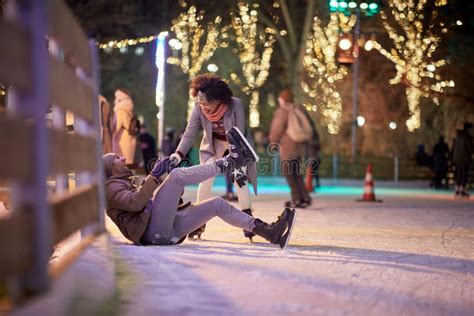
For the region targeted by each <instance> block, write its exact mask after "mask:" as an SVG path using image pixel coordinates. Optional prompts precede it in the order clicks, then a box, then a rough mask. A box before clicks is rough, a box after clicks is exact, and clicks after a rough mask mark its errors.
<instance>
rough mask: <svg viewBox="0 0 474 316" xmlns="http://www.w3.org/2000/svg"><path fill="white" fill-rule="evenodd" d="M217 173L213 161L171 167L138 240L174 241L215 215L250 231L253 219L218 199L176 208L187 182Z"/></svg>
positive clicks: (160, 242)
mask: <svg viewBox="0 0 474 316" xmlns="http://www.w3.org/2000/svg"><path fill="white" fill-rule="evenodd" d="M218 174H219V168H218V167H217V165H216V163H215V162H211V163H208V164H204V165H199V166H193V167H189V168H176V169H173V170H172V171H171V172H170V174H169V175H168V177H167V178H166V179H165V181H164V182H163V183H162V184H161V185H160V187H159V188H158V189H157V191H156V194H155V196H154V197H153V198H152V199H150V201H149V202H148V204H147V206H146V207H147V209H149V210H150V212H151V216H150V221H149V223H148V226H147V229H146V230H145V233H144V234H143V236H142V238H141V241H142V242H143V243H144V244H152V245H171V244H175V243H176V242H177V241H178V240H179V239H181V238H182V237H183V236H186V235H187V234H189V233H190V232H192V231H194V230H195V229H197V228H199V227H201V226H202V225H204V224H205V223H206V222H208V221H209V220H210V219H211V218H213V217H215V216H219V217H220V218H221V219H222V220H224V221H225V222H226V223H229V224H230V225H233V226H236V227H238V228H242V229H245V230H248V231H252V230H253V229H254V228H255V224H254V218H253V217H251V216H249V215H247V214H245V213H243V212H241V211H240V210H238V209H236V208H235V207H233V206H232V205H230V204H229V203H227V202H226V201H224V200H223V199H221V198H211V199H207V200H204V201H202V202H199V203H197V204H192V205H190V206H188V207H187V208H185V209H184V210H182V211H178V205H179V199H180V197H181V193H182V192H183V190H184V187H185V186H186V185H190V184H198V183H201V182H203V181H205V180H207V179H209V178H212V177H215V176H216V175H218Z"/></svg>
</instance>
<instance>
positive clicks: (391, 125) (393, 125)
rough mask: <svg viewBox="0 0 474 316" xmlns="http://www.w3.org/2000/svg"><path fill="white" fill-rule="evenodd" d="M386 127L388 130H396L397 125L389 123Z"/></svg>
mask: <svg viewBox="0 0 474 316" xmlns="http://www.w3.org/2000/svg"><path fill="white" fill-rule="evenodd" d="M388 127H389V128H390V129H396V128H397V123H395V122H390V123H389V124H388Z"/></svg>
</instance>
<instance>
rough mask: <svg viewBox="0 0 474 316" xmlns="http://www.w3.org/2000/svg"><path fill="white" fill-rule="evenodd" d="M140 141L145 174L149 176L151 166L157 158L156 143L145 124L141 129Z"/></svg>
mask: <svg viewBox="0 0 474 316" xmlns="http://www.w3.org/2000/svg"><path fill="white" fill-rule="evenodd" d="M138 141H139V142H140V148H141V150H142V154H143V162H144V164H145V165H144V167H145V172H146V174H149V173H150V171H151V165H152V164H153V162H154V161H155V160H156V158H157V155H156V142H155V139H154V138H153V136H151V135H150V133H148V130H147V127H146V125H145V124H142V125H141V127H140V136H139V137H138Z"/></svg>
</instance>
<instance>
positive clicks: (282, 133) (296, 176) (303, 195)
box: [269, 90, 311, 208]
mask: <svg viewBox="0 0 474 316" xmlns="http://www.w3.org/2000/svg"><path fill="white" fill-rule="evenodd" d="M278 103H279V107H278V109H277V110H276V111H275V113H274V114H273V121H272V125H271V127H270V135H269V139H270V142H271V143H277V144H279V146H280V159H281V168H282V174H283V175H284V176H285V178H286V181H287V183H288V185H289V187H290V190H291V200H290V201H287V202H286V203H285V206H287V207H302V208H304V207H306V206H308V205H310V204H311V198H310V196H309V193H308V191H307V190H306V188H305V185H304V183H303V175H302V172H301V158H302V157H303V156H304V148H305V143H302V142H296V141H294V140H293V139H292V138H291V137H290V136H289V134H288V132H287V131H288V130H287V129H288V127H289V124H288V123H289V115H290V111H292V110H294V108H295V107H297V105H296V104H294V103H293V93H292V92H291V91H290V90H283V91H282V92H281V93H280V96H279V97H278Z"/></svg>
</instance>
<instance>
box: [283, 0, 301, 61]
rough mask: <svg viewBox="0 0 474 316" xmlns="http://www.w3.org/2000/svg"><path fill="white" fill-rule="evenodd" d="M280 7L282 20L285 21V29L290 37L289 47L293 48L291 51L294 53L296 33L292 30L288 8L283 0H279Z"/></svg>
mask: <svg viewBox="0 0 474 316" xmlns="http://www.w3.org/2000/svg"><path fill="white" fill-rule="evenodd" d="M279 2H280V7H281V12H282V13H283V19H284V20H285V24H286V28H287V29H288V35H289V37H290V43H291V47H292V48H293V49H292V51H293V52H295V51H296V49H297V47H296V46H297V44H296V43H297V40H296V33H295V29H294V28H293V21H292V20H291V17H290V11H289V10H288V6H287V5H286V1H285V0H280V1H279Z"/></svg>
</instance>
